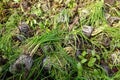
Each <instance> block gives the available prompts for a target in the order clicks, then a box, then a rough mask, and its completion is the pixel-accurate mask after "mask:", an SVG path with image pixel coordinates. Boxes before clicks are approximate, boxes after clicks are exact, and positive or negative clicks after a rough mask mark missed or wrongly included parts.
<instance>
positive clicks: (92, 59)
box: [88, 58, 96, 67]
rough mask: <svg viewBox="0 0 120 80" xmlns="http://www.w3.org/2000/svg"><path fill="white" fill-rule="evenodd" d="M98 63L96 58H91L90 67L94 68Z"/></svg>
mask: <svg viewBox="0 0 120 80" xmlns="http://www.w3.org/2000/svg"><path fill="white" fill-rule="evenodd" d="M95 61H96V58H90V61H89V62H88V66H89V67H92V66H93V65H94V63H95Z"/></svg>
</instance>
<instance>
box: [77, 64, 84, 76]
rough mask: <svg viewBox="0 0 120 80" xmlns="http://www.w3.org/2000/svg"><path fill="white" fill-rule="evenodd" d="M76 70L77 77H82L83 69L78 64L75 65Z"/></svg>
mask: <svg viewBox="0 0 120 80" xmlns="http://www.w3.org/2000/svg"><path fill="white" fill-rule="evenodd" d="M77 69H78V76H82V71H83V68H82V65H81V63H80V62H79V63H78V64H77Z"/></svg>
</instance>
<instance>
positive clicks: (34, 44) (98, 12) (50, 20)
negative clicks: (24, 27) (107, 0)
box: [0, 0, 120, 80]
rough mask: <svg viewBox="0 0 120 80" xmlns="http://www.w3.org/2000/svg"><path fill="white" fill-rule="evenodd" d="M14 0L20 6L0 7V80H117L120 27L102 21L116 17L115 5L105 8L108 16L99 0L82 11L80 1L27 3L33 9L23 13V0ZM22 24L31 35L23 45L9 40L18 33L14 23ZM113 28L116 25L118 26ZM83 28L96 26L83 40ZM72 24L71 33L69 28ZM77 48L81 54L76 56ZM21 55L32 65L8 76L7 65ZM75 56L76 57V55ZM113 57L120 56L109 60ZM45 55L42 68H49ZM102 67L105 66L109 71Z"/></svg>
mask: <svg viewBox="0 0 120 80" xmlns="http://www.w3.org/2000/svg"><path fill="white" fill-rule="evenodd" d="M16 1H18V2H17V3H16V4H19V5H20V6H21V7H18V8H17V7H15V8H13V7H9V5H10V6H14V5H13V4H15V2H14V1H10V0H8V2H9V3H10V2H12V3H10V4H9V5H8V4H7V3H8V2H5V1H1V3H0V4H2V5H1V6H0V10H1V11H0V12H1V13H0V18H1V20H0V22H1V23H0V56H2V57H3V58H6V59H7V60H8V61H7V62H6V63H5V64H2V65H0V69H1V70H0V79H1V80H16V79H18V80H24V79H26V80H30V79H33V80H50V79H51V80H88V79H90V80H94V79H95V80H97V79H105V80H117V79H119V78H120V76H119V75H120V70H119V68H120V66H119V64H120V63H118V62H119V49H120V37H119V33H120V29H119V26H117V27H116V26H114V25H113V26H111V25H109V21H108V20H106V18H105V17H106V16H105V14H106V13H109V14H110V15H111V16H116V17H119V14H120V12H119V10H118V8H116V5H117V4H118V3H117V1H116V4H114V6H112V5H107V7H108V8H109V11H112V12H106V5H105V4H104V2H103V0H99V1H93V2H92V1H90V0H88V1H87V0H85V1H83V3H84V6H82V7H80V3H81V2H80V1H78V3H79V4H78V3H77V2H76V1H75V0H70V2H68V3H67V2H66V1H63V2H60V1H56V2H55V1H52V2H49V1H48V2H47V3H46V2H45V1H44V0H41V1H25V2H27V3H29V4H31V5H32V6H29V5H27V7H26V8H27V9H26V10H24V9H25V7H24V6H22V5H21V4H20V3H22V0H16ZM64 2H65V4H64ZM42 3H46V5H47V6H45V5H44V6H45V7H43V6H42V5H43V4H42ZM39 4H41V5H39ZM88 4H89V5H88ZM5 6H6V7H7V8H5ZM28 6H29V7H28ZM76 7H77V8H76ZM47 8H48V9H47ZM44 9H45V10H44ZM4 10H9V11H10V13H8V15H5V14H3V13H4ZM46 10H47V11H46ZM74 11H75V12H74ZM76 17H78V19H76ZM22 21H24V22H26V23H27V24H28V25H29V26H30V31H29V32H30V33H29V34H33V35H32V36H29V37H26V38H25V40H24V41H22V42H20V41H15V40H14V39H13V36H15V35H21V33H20V32H19V29H18V25H19V23H20V22H22ZM114 24H115V25H119V22H118V23H117V22H116V23H114ZM84 25H88V26H91V27H92V28H94V31H93V32H92V34H91V37H87V36H85V35H84V33H83V32H82V29H83V28H84V27H83V26H84ZM70 26H71V30H69V28H70ZM23 36H24V35H23ZM109 40H110V41H109ZM77 50H80V52H79V53H77ZM21 54H29V55H30V56H32V58H33V65H32V67H31V69H30V71H28V72H27V73H26V72H25V71H22V70H21V72H20V73H16V74H12V73H10V72H9V67H10V65H12V64H13V63H14V62H15V60H16V59H17V58H18V57H19V56H20V55H21ZM76 54H78V55H77V56H75V55H76ZM112 55H116V56H118V57H115V56H114V57H111V56H112ZM45 57H49V58H50V59H48V61H47V63H46V65H47V64H50V67H51V69H50V70H45V69H44V67H45V65H43V59H44V58H45ZM76 57H77V58H78V59H76ZM112 58H115V59H112ZM0 62H1V61H0ZM104 67H108V68H109V70H110V72H109V70H108V69H107V68H104ZM114 67H115V68H114ZM115 69H117V71H115Z"/></svg>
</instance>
